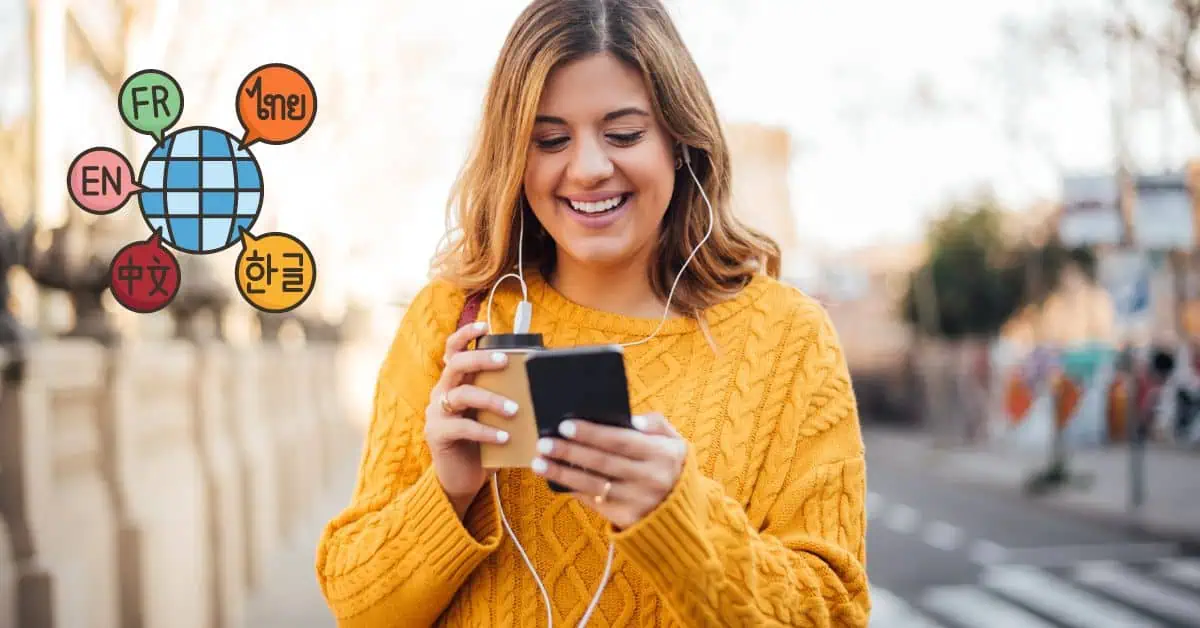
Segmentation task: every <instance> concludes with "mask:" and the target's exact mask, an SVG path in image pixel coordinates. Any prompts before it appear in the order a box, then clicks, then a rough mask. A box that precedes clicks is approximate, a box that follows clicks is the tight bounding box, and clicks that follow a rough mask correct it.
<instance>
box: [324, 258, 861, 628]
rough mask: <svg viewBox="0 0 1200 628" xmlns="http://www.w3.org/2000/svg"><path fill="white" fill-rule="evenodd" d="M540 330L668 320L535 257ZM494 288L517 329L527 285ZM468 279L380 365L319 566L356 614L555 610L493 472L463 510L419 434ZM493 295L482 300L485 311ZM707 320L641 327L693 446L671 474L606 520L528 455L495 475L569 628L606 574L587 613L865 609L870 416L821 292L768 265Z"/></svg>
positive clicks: (645, 404)
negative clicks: (604, 300) (578, 287)
mask: <svg viewBox="0 0 1200 628" xmlns="http://www.w3.org/2000/svg"><path fill="white" fill-rule="evenodd" d="M527 280H528V281H529V299H530V301H532V302H533V327H532V329H533V331H537V332H541V333H542V334H543V335H544V340H545V343H546V345H547V346H548V347H557V346H572V345H579V344H596V343H607V342H627V341H631V340H637V339H640V338H643V337H645V336H646V335H648V334H649V333H650V332H651V331H653V330H654V328H655V327H656V326H657V325H658V320H648V319H633V318H628V317H622V316H618V315H614V314H609V313H605V312H600V311H596V310H591V309H588V308H585V307H583V306H580V305H578V304H575V303H573V302H571V301H569V300H567V299H566V298H565V297H564V296H563V295H561V294H560V293H558V292H557V291H555V290H554V289H553V288H552V287H551V286H549V284H547V283H546V282H545V281H544V280H543V279H541V278H539V277H538V276H536V275H528V276H527ZM514 285H515V282H505V286H509V287H508V288H507V289H506V288H505V287H503V286H502V287H501V288H500V289H497V291H496V298H495V303H494V305H493V314H492V321H493V324H494V331H496V332H497V333H499V332H503V331H508V330H510V325H511V321H512V318H513V312H514V308H515V306H516V302H517V301H518V300H519V296H520V291H519V287H517V288H513V287H512V286H514ZM464 300H465V297H464V295H463V294H462V293H461V292H459V291H458V290H455V289H454V288H452V287H451V286H450V285H449V284H447V283H445V282H443V281H440V280H435V281H433V282H431V283H430V284H429V285H427V286H426V287H425V288H424V289H423V290H422V291H421V292H420V293H419V294H418V296H417V297H416V298H415V299H414V301H413V303H412V305H411V307H410V308H409V309H408V311H407V312H406V314H405V315H404V319H403V321H402V323H401V324H400V329H399V331H398V333H397V334H396V337H395V340H394V342H393V344H392V346H391V348H390V351H389V354H388V356H387V358H386V360H385V361H384V364H383V367H382V369H381V371H380V373H379V381H378V385H377V389H376V395H375V401H374V413H373V417H372V420H371V424H370V429H369V433H368V436H367V442H366V447H365V449H364V453H363V458H362V464H361V469H360V472H359V478H358V483H357V487H356V488H355V490H354V494H353V497H352V501H351V503H350V505H349V506H348V507H347V508H346V510H345V511H344V512H342V513H341V514H340V515H338V516H337V517H336V518H334V519H333V520H332V521H331V522H330V523H329V524H328V526H327V527H326V528H325V531H324V533H323V534H322V537H321V540H320V544H319V548H318V551H317V564H316V569H317V577H318V580H319V582H320V585H321V588H322V590H323V591H324V594H325V597H326V599H327V601H328V603H329V606H330V608H331V609H332V610H333V612H334V615H335V616H336V617H337V618H338V621H339V625H340V626H344V627H350V626H364V627H371V628H383V627H391V626H396V627H398V628H409V627H414V626H428V625H439V626H472V627H474V626H481V627H483V626H489V627H490V626H497V627H507V626H542V625H544V624H545V621H546V617H545V615H546V611H545V609H544V608H543V606H544V604H543V601H542V596H541V594H540V592H539V590H538V588H537V585H536V583H535V582H534V580H533V578H532V576H531V574H530V573H529V570H528V568H527V567H526V565H525V563H524V561H523V559H522V558H521V556H520V554H519V553H518V551H517V548H516V546H515V545H514V544H513V542H512V540H511V539H509V538H508V537H507V534H506V532H505V531H504V528H503V527H502V525H501V521H500V517H499V513H498V511H497V504H496V503H495V499H494V498H493V493H492V488H491V484H490V481H489V483H488V484H485V485H484V488H483V490H481V491H480V493H479V496H478V497H477V498H476V500H475V502H474V503H473V504H472V505H471V507H470V508H469V510H468V511H467V514H466V516H465V517H464V518H463V519H464V520H463V521H461V522H460V520H459V519H458V517H457V516H456V515H455V512H454V509H453V507H452V506H451V504H450V502H449V500H448V499H447V498H446V496H445V493H444V492H443V491H442V489H441V485H440V483H439V482H438V479H437V476H436V475H435V474H434V473H433V470H432V467H431V465H430V455H429V450H428V447H427V446H426V444H425V442H424V437H423V433H422V429H423V424H424V409H425V407H426V405H427V404H428V403H429V391H430V389H431V387H432V386H433V385H434V383H435V381H436V380H437V378H438V375H439V372H440V368H441V356H442V354H443V351H444V342H445V338H446V336H447V335H448V334H449V333H450V332H451V331H452V330H453V328H454V327H455V325H456V323H457V322H458V317H459V314H460V312H461V309H462V306H463V303H464ZM485 308H486V301H485V306H484V308H481V312H480V314H479V319H480V320H486V319H487V314H486V309H485ZM707 321H708V323H709V331H710V334H711V336H712V339H713V340H715V341H716V344H717V347H718V349H719V353H718V354H714V352H713V350H712V348H711V346H710V345H709V343H708V341H707V339H706V338H705V335H704V332H703V331H701V329H700V327H699V326H698V325H697V324H696V322H695V321H693V320H690V319H686V318H675V319H668V320H667V322H666V323H665V324H664V325H663V328H662V329H661V330H660V331H659V333H658V335H657V337H655V338H654V339H652V340H650V341H649V342H647V343H643V344H640V345H635V346H632V347H628V348H627V349H626V352H625V362H626V369H627V372H628V377H629V385H630V390H631V403H632V409H633V411H634V412H635V413H644V412H650V411H658V412H661V413H662V414H664V415H665V416H666V417H667V418H668V419H669V420H670V421H671V423H672V424H673V425H674V426H675V427H676V428H677V429H678V430H679V432H680V433H681V434H682V435H683V437H684V438H685V439H687V441H688V442H689V444H690V447H689V452H688V455H687V461H686V464H685V467H684V471H683V474H682V476H681V477H680V479H679V481H678V483H677V485H676V487H675V488H674V489H673V491H672V492H671V493H670V494H669V495H668V496H667V498H666V499H665V500H664V501H663V503H662V504H661V505H660V506H659V507H658V508H657V509H656V510H654V511H653V512H651V513H650V514H649V515H647V516H646V517H645V518H644V519H642V520H641V521H639V522H638V523H637V524H635V525H633V526H631V527H630V528H628V529H626V530H623V531H620V532H614V531H613V530H612V528H610V527H609V525H608V524H607V522H606V521H605V520H604V519H602V518H601V517H600V516H599V515H597V514H595V513H593V512H591V511H590V510H588V509H587V508H585V507H583V506H582V505H581V504H579V503H578V502H576V501H575V500H574V499H573V498H571V497H569V496H565V495H558V494H555V493H553V492H551V491H550V490H549V489H548V488H547V487H546V483H545V480H544V479H542V478H540V477H538V476H536V475H534V474H533V473H532V472H531V471H530V470H528V469H511V470H501V471H500V472H499V474H498V475H497V478H498V483H499V489H500V491H499V492H500V496H501V505H502V506H503V508H504V514H505V515H506V516H507V519H508V521H509V523H510V525H511V526H512V528H513V531H514V532H515V534H516V536H517V538H518V539H519V540H520V541H521V545H522V546H523V547H524V548H525V551H526V552H527V553H528V554H529V558H530V560H531V561H532V563H533V564H534V566H535V567H536V568H537V572H538V575H539V577H540V578H541V579H542V582H543V583H544V584H545V586H546V589H547V591H548V592H549V595H550V599H551V601H552V603H553V613H554V624H555V626H562V627H564V628H566V627H568V626H570V627H572V628H573V627H574V626H575V625H576V624H577V623H578V622H579V619H580V618H581V617H582V615H583V613H584V611H585V610H586V608H587V605H588V603H589V602H590V601H591V599H592V596H593V595H594V593H595V591H596V587H597V585H598V583H599V581H600V577H601V575H602V573H603V569H604V563H605V560H606V558H607V553H608V544H609V541H610V540H611V541H613V542H615V544H616V553H615V557H614V562H613V566H612V573H611V576H610V579H609V582H608V584H607V586H606V587H605V590H604V594H603V597H602V598H601V600H600V602H599V605H598V608H597V610H596V612H595V613H593V615H592V617H591V620H590V621H589V625H590V626H678V625H683V626H713V627H721V628H728V627H732V626H830V627H832V626H837V627H839V628H840V627H855V626H866V625H867V616H868V612H869V608H870V601H869V595H868V587H867V576H866V570H865V507H864V497H865V484H866V472H865V463H864V456H863V444H862V436H861V431H860V426H859V421H858V413H857V409H856V404H855V399H854V395H853V392H852V390H851V386H850V379H849V374H848V373H847V369H846V364H845V361H844V359H843V356H842V352H841V348H840V345H839V344H838V339H837V334H836V333H835V331H834V329H833V327H832V325H831V324H830V321H829V318H828V316H827V314H826V313H825V311H824V310H823V309H822V308H821V306H820V305H819V304H817V303H816V302H815V301H813V300H812V299H810V298H808V297H806V296H804V295H803V294H801V293H800V292H799V291H797V290H796V289H794V288H791V287H789V286H787V285H785V284H783V283H781V282H778V281H776V280H774V279H771V278H769V277H766V276H758V277H756V278H755V279H754V281H753V282H752V283H751V284H750V285H749V286H747V287H746V288H745V289H743V290H742V292H741V293H739V295H737V296H736V297H735V298H733V299H731V300H729V301H726V302H724V303H721V304H719V305H716V306H714V307H712V308H710V309H709V311H708V312H707Z"/></svg>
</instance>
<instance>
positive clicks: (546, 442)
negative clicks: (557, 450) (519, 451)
mask: <svg viewBox="0 0 1200 628" xmlns="http://www.w3.org/2000/svg"><path fill="white" fill-rule="evenodd" d="M553 449H554V441H552V440H550V439H549V438H542V439H539V440H538V442H537V450H538V451H539V452H541V453H543V454H548V453H550V452H551V451H552V450H553Z"/></svg>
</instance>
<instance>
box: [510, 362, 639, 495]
mask: <svg viewBox="0 0 1200 628" xmlns="http://www.w3.org/2000/svg"><path fill="white" fill-rule="evenodd" d="M525 373H526V375H527V376H528V378H529V393H530V400H531V401H532V402H533V414H534V417H535V419H536V421H537V428H538V436H539V437H544V436H560V434H559V432H558V426H559V424H560V423H562V422H563V421H565V420H567V419H570V418H579V419H583V420H585V421H591V422H594V423H603V424H605V425H612V426H616V427H625V428H630V429H633V422H632V418H633V417H632V414H631V413H630V410H629V381H628V379H627V378H626V376H625V354H624V351H623V350H622V349H621V347H620V346H619V345H594V346H583V347H572V348H569V349H547V350H542V351H537V352H535V353H533V354H532V355H530V356H529V357H528V358H527V359H526V360H525ZM549 484H550V490H552V491H554V492H556V493H565V492H568V491H569V490H570V489H568V488H567V487H565V486H562V485H560V484H558V483H557V482H549Z"/></svg>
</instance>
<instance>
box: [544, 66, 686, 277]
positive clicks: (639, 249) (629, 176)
mask: <svg viewBox="0 0 1200 628" xmlns="http://www.w3.org/2000/svg"><path fill="white" fill-rule="evenodd" d="M531 141H532V145H531V146H530V151H529V160H528V166H527V169H526V171H525V181H524V183H525V196H526V198H527V199H528V200H529V203H530V206H531V207H532V209H533V213H534V215H536V216H537V218H538V220H539V221H541V223H542V225H544V226H545V227H546V230H547V231H548V232H549V233H550V236H551V237H553V238H554V241H555V243H556V244H557V245H558V254H559V263H563V262H568V263H569V262H572V261H573V262H576V263H579V264H584V265H598V266H613V265H627V264H630V263H649V260H650V259H651V258H650V255H651V254H652V253H653V250H654V243H655V240H656V239H657V235H658V227H659V223H661V222H662V218H663V215H664V214H665V213H666V210H667V204H668V203H669V202H670V200H671V193H672V190H673V188H674V186H675V166H674V161H675V158H674V152H673V150H672V142H671V140H670V137H669V136H668V135H667V133H666V130H665V129H664V128H663V127H662V125H661V124H660V123H659V121H658V118H657V117H656V116H655V115H654V113H653V110H652V109H651V104H650V97H649V94H648V93H647V92H646V87H645V86H644V85H643V83H642V79H641V76H640V75H639V73H638V72H637V71H636V70H633V69H631V68H629V67H628V66H626V65H624V64H622V63H621V62H619V61H618V60H617V59H616V58H614V57H613V56H611V55H609V54H598V55H594V56H591V57H588V58H586V59H581V60H578V61H575V62H572V63H570V64H567V65H564V66H562V67H560V68H557V69H556V70H555V71H554V72H552V73H551V74H550V76H549V78H548V79H547V81H546V85H545V88H544V89H543V92H542V98H541V101H540V102H539V103H538V113H537V122H536V124H535V125H534V129H533V137H532V138H531ZM564 257H565V258H566V259H563V258H564Z"/></svg>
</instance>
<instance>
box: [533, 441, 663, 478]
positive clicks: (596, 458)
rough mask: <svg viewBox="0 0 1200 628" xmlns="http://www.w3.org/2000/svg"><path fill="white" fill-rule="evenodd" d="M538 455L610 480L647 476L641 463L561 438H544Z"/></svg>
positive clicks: (538, 446)
mask: <svg viewBox="0 0 1200 628" xmlns="http://www.w3.org/2000/svg"><path fill="white" fill-rule="evenodd" d="M537 449H538V453H540V454H542V455H543V456H544V457H546V458H549V459H551V460H554V461H556V462H566V463H569V464H573V465H576V466H578V467H582V468H584V469H586V470H588V471H591V472H592V473H595V474H597V475H602V476H604V477H608V478H616V479H624V480H636V479H641V478H643V477H644V476H645V475H646V472H645V471H644V470H643V469H641V468H640V467H641V465H640V463H638V462H637V461H634V460H630V459H629V458H625V457H623V456H619V455H616V454H613V453H609V452H607V451H602V450H600V449H596V448H594V447H588V446H587V445H581V444H579V443H573V442H571V441H568V440H563V439H559V438H543V439H540V440H538V443H537Z"/></svg>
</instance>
